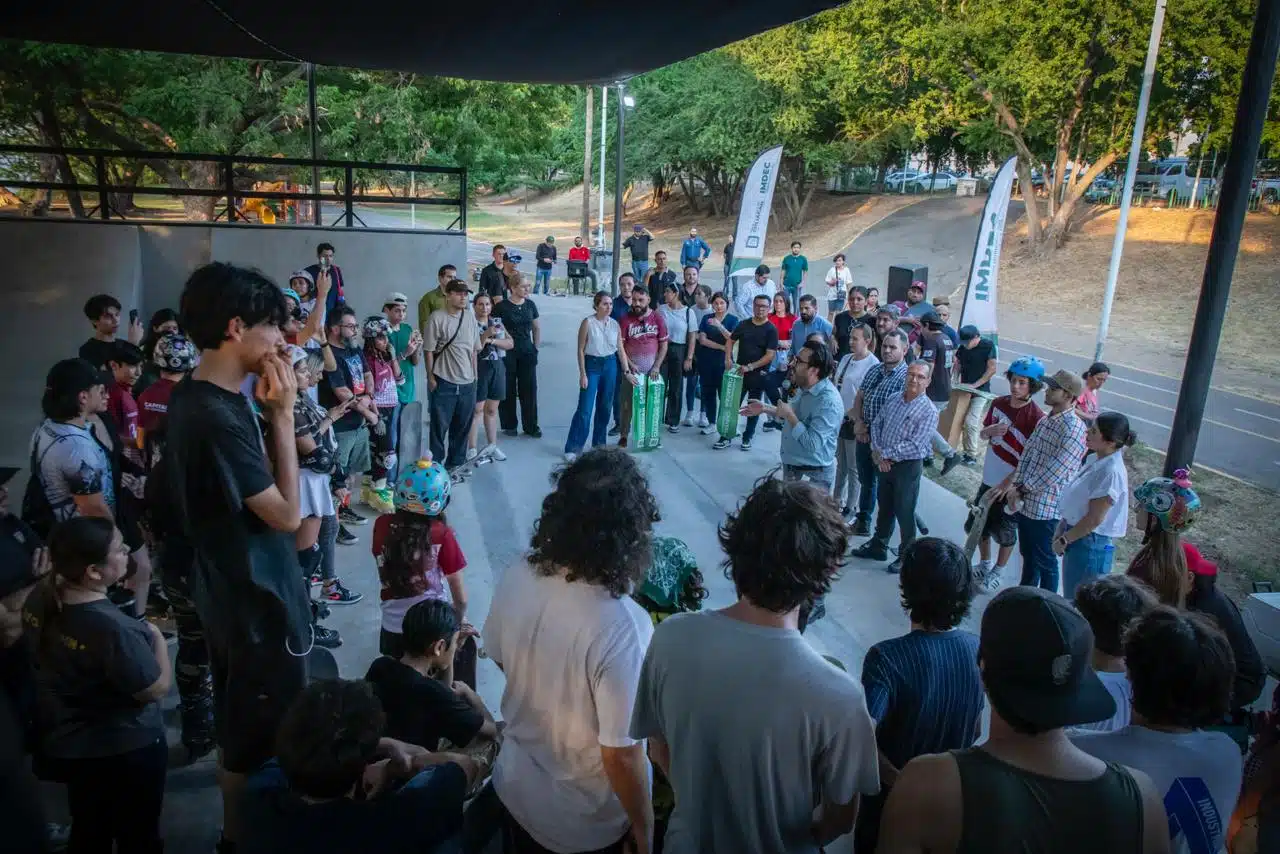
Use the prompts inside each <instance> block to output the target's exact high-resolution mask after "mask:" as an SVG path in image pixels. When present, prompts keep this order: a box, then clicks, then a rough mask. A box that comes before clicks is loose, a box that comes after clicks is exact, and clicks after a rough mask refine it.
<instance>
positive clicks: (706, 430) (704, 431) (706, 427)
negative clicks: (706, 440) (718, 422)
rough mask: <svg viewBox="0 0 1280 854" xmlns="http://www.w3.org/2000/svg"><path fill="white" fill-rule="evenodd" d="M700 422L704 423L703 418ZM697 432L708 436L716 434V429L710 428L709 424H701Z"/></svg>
mask: <svg viewBox="0 0 1280 854" xmlns="http://www.w3.org/2000/svg"><path fill="white" fill-rule="evenodd" d="M702 420H703V421H706V419H705V418H704V419H702ZM698 432H699V433H701V434H702V435H704V436H710V435H711V434H712V433H714V432H716V428H714V427H712V426H711V425H710V424H703V425H702V429H701V430H699V431H698Z"/></svg>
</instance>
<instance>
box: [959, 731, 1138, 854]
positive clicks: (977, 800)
mask: <svg viewBox="0 0 1280 854" xmlns="http://www.w3.org/2000/svg"><path fill="white" fill-rule="evenodd" d="M951 755H952V756H953V757H955V760H956V766H957V768H959V770H960V789H961V792H962V793H963V795H962V797H963V799H964V816H963V824H962V826H961V830H960V845H959V846H958V847H957V848H956V854H1032V852H1033V853H1034V854H1085V852H1098V854H1102V852H1106V854H1128V852H1133V854H1141V852H1142V817H1143V813H1142V792H1141V791H1140V790H1139V789H1138V783H1137V781H1136V780H1134V779H1133V775H1131V774H1130V773H1129V772H1128V771H1127V770H1125V769H1124V768H1123V767H1122V766H1120V765H1116V764H1115V763H1112V762H1108V763H1107V770H1106V771H1105V772H1104V773H1103V774H1102V775H1101V776H1100V777H1096V778H1094V779H1092V780H1056V779H1054V778H1052V777H1044V776H1042V775H1040V774H1036V773H1034V772H1032V771H1026V770H1024V769H1022V768H1017V767H1014V766H1013V765H1010V764H1008V763H1007V762H1003V761H1001V760H999V759H997V758H995V757H994V756H992V755H991V754H989V753H987V752H986V751H984V750H981V749H979V748H976V747H974V748H969V749H967V750H953V751H952V752H951Z"/></svg>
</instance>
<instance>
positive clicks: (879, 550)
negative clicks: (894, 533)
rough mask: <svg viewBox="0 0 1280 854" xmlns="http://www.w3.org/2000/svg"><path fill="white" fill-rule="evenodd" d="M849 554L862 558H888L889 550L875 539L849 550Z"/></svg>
mask: <svg viewBox="0 0 1280 854" xmlns="http://www.w3.org/2000/svg"><path fill="white" fill-rule="evenodd" d="M849 555H850V556H851V557H856V558H860V559H862V560H888V559H889V550H888V549H886V548H885V547H884V546H882V545H880V544H879V543H877V542H875V541H874V540H868V541H867V542H865V543H863V544H862V545H860V546H858V547H857V548H856V549H854V550H853V551H851V552H849Z"/></svg>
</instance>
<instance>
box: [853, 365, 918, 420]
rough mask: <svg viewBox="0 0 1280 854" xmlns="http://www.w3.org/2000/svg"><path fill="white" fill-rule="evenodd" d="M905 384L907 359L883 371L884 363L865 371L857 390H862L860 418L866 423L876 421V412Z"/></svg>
mask: <svg viewBox="0 0 1280 854" xmlns="http://www.w3.org/2000/svg"><path fill="white" fill-rule="evenodd" d="M906 384H907V361H906V360H905V359H903V360H902V361H901V362H899V363H898V367H896V368H894V369H893V370H891V371H889V372H888V373H886V372H885V366H884V365H876V366H875V367H873V368H872V369H871V370H869V371H867V375H866V376H865V377H863V378H862V385H860V386H858V391H860V392H862V420H863V421H865V422H866V423H867V424H869V425H870V424H875V423H876V413H878V412H879V411H880V408H881V407H883V406H884V405H885V402H886V401H888V400H889V398H890V397H892V396H893V395H895V394H898V395H900V394H902V389H903V387H904V386H906Z"/></svg>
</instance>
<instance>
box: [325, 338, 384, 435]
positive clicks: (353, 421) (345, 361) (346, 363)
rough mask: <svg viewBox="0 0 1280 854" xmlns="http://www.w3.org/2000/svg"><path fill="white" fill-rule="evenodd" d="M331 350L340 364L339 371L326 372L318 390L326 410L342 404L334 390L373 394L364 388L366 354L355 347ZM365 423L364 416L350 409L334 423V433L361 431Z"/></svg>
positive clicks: (370, 390)
mask: <svg viewBox="0 0 1280 854" xmlns="http://www.w3.org/2000/svg"><path fill="white" fill-rule="evenodd" d="M329 349H330V350H331V351H332V352H333V360H334V361H335V362H337V363H338V369H337V370H336V371H325V372H324V382H322V383H320V385H319V386H317V388H316V397H318V398H319V400H320V405H321V406H323V407H324V408H325V409H332V408H333V407H335V406H337V405H338V404H339V403H341V402H342V401H340V400H338V395H337V394H335V393H334V389H337V388H345V389H348V390H349V391H350V392H351V393H352V394H364V393H365V392H369V393H370V394H372V393H373V389H367V388H365V387H364V354H363V353H362V352H361V351H360V350H357V349H356V348H355V347H333V346H330V347H329ZM363 423H364V416H363V415H361V414H360V413H359V412H357V411H356V410H355V409H349V410H347V413H346V414H345V415H343V416H342V417H341V418H339V419H338V420H337V421H335V422H334V423H333V431H334V432H335V433H350V432H351V431H352V430H358V429H360V425H361V424H363Z"/></svg>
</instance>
